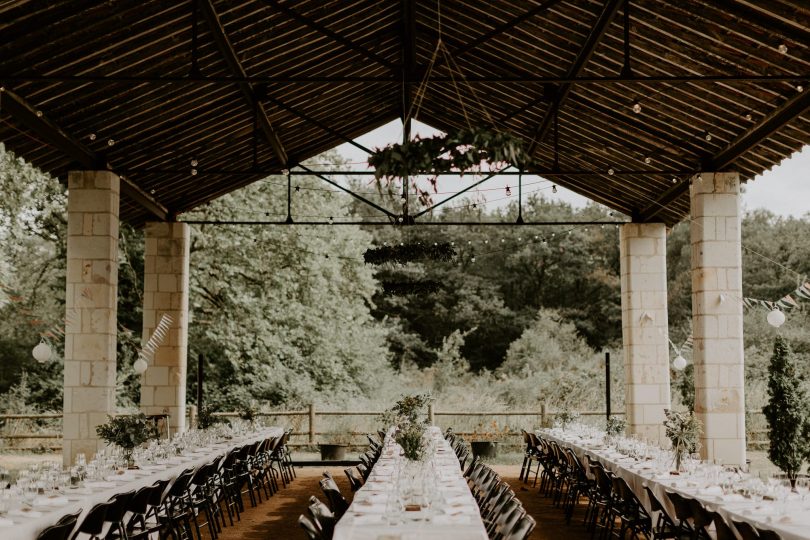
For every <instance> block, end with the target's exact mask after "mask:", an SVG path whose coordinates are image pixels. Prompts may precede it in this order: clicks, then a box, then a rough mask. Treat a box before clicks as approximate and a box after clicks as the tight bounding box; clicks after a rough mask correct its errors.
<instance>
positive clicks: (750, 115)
mask: <svg viewBox="0 0 810 540" xmlns="http://www.w3.org/2000/svg"><path fill="white" fill-rule="evenodd" d="M753 118H754V115H753V114H751V113H750V112H747V113H745V119H746V120H748V121H749V122H750V121H751V120H752V119H753Z"/></svg>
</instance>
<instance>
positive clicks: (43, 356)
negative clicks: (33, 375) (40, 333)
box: [31, 341, 51, 364]
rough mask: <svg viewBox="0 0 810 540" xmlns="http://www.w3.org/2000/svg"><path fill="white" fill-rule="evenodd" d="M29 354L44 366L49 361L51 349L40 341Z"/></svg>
mask: <svg viewBox="0 0 810 540" xmlns="http://www.w3.org/2000/svg"><path fill="white" fill-rule="evenodd" d="M31 354H33V355H34V359H35V360H36V361H37V362H39V363H40V364H44V363H45V362H47V361H48V360H50V359H51V348H50V347H49V346H48V344H47V343H45V342H44V341H40V342H39V344H38V345H37V346H36V347H34V350H33V351H31Z"/></svg>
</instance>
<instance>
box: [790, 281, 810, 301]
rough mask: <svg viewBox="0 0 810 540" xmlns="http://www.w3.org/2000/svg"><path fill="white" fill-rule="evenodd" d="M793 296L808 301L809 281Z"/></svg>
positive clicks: (809, 297) (809, 294) (809, 293)
mask: <svg viewBox="0 0 810 540" xmlns="http://www.w3.org/2000/svg"><path fill="white" fill-rule="evenodd" d="M794 294H795V295H796V296H798V297H800V298H804V299H805V300H810V281H808V282H807V283H805V284H804V285H802V286H801V287H799V288H798V289H796V292H795V293H794Z"/></svg>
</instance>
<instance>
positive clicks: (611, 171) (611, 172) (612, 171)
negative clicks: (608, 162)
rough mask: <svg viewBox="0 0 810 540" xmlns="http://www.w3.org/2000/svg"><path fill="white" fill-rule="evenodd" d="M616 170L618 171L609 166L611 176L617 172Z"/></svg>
mask: <svg viewBox="0 0 810 540" xmlns="http://www.w3.org/2000/svg"><path fill="white" fill-rule="evenodd" d="M615 172H616V171H614V170H613V167H611V168H609V169H608V174H609V175H610V176H613V173H615Z"/></svg>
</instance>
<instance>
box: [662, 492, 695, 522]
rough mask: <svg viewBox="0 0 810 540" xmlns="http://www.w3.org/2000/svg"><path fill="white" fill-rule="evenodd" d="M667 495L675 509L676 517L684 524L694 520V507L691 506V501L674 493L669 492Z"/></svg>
mask: <svg viewBox="0 0 810 540" xmlns="http://www.w3.org/2000/svg"><path fill="white" fill-rule="evenodd" d="M666 494H667V497H669V500H670V501H671V502H672V506H673V508H675V517H677V518H678V520H679V521H681V522H682V523H688V522H689V520H690V519H691V518H692V507H691V506H690V505H689V501H688V500H687V499H686V498H684V497H683V496H681V495H680V494H679V493H676V492H674V491H667V492H666Z"/></svg>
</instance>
